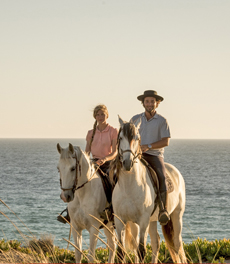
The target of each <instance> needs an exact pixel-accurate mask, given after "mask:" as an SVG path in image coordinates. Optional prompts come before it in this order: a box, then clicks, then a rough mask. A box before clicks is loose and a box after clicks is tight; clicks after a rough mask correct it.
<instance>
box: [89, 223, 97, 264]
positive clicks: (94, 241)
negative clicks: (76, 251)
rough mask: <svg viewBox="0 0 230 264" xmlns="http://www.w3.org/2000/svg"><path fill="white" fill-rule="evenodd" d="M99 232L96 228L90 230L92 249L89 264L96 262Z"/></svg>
mask: <svg viewBox="0 0 230 264" xmlns="http://www.w3.org/2000/svg"><path fill="white" fill-rule="evenodd" d="M98 233H99V230H98V229H96V228H95V227H94V226H91V227H90V229H89V239H90V249H89V253H88V258H89V263H93V262H94V261H95V250H96V246H97V236H98Z"/></svg>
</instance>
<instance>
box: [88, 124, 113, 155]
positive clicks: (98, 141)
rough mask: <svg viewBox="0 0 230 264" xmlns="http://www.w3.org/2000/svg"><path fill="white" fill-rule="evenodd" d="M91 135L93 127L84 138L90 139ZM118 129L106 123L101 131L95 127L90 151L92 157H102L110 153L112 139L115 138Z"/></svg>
mask: <svg viewBox="0 0 230 264" xmlns="http://www.w3.org/2000/svg"><path fill="white" fill-rule="evenodd" d="M92 135H93V129H92V130H89V131H88V134H87V136H86V140H87V141H90V140H91V138H92ZM117 135H118V130H117V129H116V128H114V127H112V126H110V125H108V126H107V127H106V128H105V129H104V130H103V131H100V130H98V129H96V132H95V135H94V138H93V142H92V145H91V151H90V152H91V153H92V155H93V158H97V159H102V158H104V157H106V156H108V155H109V154H111V153H112V140H113V139H116V140H117Z"/></svg>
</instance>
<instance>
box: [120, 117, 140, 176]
mask: <svg viewBox="0 0 230 264" xmlns="http://www.w3.org/2000/svg"><path fill="white" fill-rule="evenodd" d="M119 123H120V131H119V134H118V155H119V156H120V161H121V162H122V166H123V168H124V169H125V170H126V171H130V170H131V168H132V167H133V163H134V161H135V159H137V158H138V156H139V155H140V154H141V150H140V135H139V131H138V130H139V127H140V125H141V119H138V120H136V121H135V122H134V123H133V122H130V123H128V122H124V121H123V120H122V119H121V118H120V117H119Z"/></svg>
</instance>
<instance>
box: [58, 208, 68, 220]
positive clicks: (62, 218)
mask: <svg viewBox="0 0 230 264" xmlns="http://www.w3.org/2000/svg"><path fill="white" fill-rule="evenodd" d="M65 211H66V216H61V215H62V214H63V213H64V212H65ZM57 220H58V221H59V222H61V223H63V224H66V223H67V221H68V222H70V216H69V211H68V208H66V209H65V210H63V211H62V212H61V213H60V215H59V216H58V217H57Z"/></svg>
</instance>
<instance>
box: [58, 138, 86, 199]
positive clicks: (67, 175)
mask: <svg viewBox="0 0 230 264" xmlns="http://www.w3.org/2000/svg"><path fill="white" fill-rule="evenodd" d="M57 150H58V152H59V153H60V159H59V162H58V166H57V168H58V171H59V173H60V185H61V189H62V191H63V193H62V195H63V194H64V197H65V200H66V201H67V202H71V201H72V200H73V199H74V192H75V189H76V186H77V183H78V178H79V176H80V175H81V159H82V151H81V149H80V147H73V145H72V144H69V147H67V148H66V149H63V148H61V146H60V145H59V143H58V144H57Z"/></svg>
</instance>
